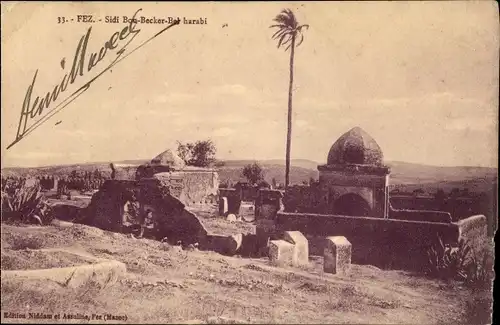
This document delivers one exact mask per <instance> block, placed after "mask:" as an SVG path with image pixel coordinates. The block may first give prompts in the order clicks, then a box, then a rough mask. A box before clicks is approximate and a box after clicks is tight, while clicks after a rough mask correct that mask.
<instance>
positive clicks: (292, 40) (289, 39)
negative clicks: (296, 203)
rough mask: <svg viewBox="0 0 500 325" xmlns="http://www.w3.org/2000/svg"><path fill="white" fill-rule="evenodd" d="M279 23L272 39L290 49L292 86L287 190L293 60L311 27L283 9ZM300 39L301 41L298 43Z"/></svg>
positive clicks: (287, 169) (287, 165) (287, 173)
mask: <svg viewBox="0 0 500 325" xmlns="http://www.w3.org/2000/svg"><path fill="white" fill-rule="evenodd" d="M274 21H275V22H276V23H277V24H275V25H271V26H270V28H275V27H276V28H278V31H277V32H276V33H274V35H273V36H272V38H273V39H274V40H278V48H280V47H282V46H285V45H287V44H288V45H287V46H286V48H285V51H288V50H289V49H290V84H289V87H288V128H287V134H286V160H285V190H286V189H287V188H288V184H289V182H290V148H291V142H292V87H293V59H294V55H295V48H296V47H298V46H299V45H300V44H302V42H303V41H304V35H303V34H302V29H303V28H304V29H308V28H309V25H299V22H298V21H297V19H296V18H295V15H294V14H293V12H292V11H291V10H290V9H283V10H282V11H281V12H280V13H279V14H278V15H277V16H276V17H275V18H274ZM298 37H300V40H299V41H298V42H297V39H298Z"/></svg>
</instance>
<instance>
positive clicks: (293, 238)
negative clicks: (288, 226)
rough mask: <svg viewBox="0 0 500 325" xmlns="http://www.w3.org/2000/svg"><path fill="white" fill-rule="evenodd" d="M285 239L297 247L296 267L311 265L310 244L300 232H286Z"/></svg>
mask: <svg viewBox="0 0 500 325" xmlns="http://www.w3.org/2000/svg"><path fill="white" fill-rule="evenodd" d="M283 239H284V240H285V241H287V242H289V243H290V244H294V245H295V252H294V253H295V255H296V256H295V257H294V261H295V264H294V266H297V265H307V264H308V263H309V243H308V241H307V238H306V237H305V236H304V235H302V233H301V232H300V231H285V233H284V235H283Z"/></svg>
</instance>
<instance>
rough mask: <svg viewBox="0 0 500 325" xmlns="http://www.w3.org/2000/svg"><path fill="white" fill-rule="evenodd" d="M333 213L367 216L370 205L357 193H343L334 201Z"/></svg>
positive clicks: (369, 211)
mask: <svg viewBox="0 0 500 325" xmlns="http://www.w3.org/2000/svg"><path fill="white" fill-rule="evenodd" d="M334 213H335V214H339V215H344V216H358V217H367V216H370V214H371V209H370V206H369V205H368V202H366V200H365V199H363V198H362V197H361V196H359V195H358V194H353V193H349V194H345V195H342V196H341V197H340V198H338V199H337V201H335V204H334Z"/></svg>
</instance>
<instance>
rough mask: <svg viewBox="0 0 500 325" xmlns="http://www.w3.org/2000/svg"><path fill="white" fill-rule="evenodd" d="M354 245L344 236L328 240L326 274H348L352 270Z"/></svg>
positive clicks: (325, 255) (328, 238)
mask: <svg viewBox="0 0 500 325" xmlns="http://www.w3.org/2000/svg"><path fill="white" fill-rule="evenodd" d="M351 252H352V245H351V243H350V242H349V241H348V240H347V238H345V237H344V236H334V237H327V238H326V245H325V250H324V262H323V263H324V265H323V269H324V271H325V273H332V274H347V273H349V270H350V268H351Z"/></svg>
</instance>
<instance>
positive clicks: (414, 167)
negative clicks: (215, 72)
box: [2, 159, 498, 191]
mask: <svg viewBox="0 0 500 325" xmlns="http://www.w3.org/2000/svg"><path fill="white" fill-rule="evenodd" d="M146 161H147V160H146V159H144V160H142V159H141V160H124V161H117V162H114V163H115V164H116V165H117V166H118V167H120V166H123V167H125V166H128V167H126V169H128V170H130V169H133V168H134V167H131V166H138V165H140V164H142V163H144V162H146ZM253 162H254V160H226V161H224V163H225V165H224V166H222V167H220V168H219V176H220V180H221V181H222V182H226V181H227V180H231V181H233V182H237V181H239V180H243V179H244V178H243V176H242V175H241V169H242V168H243V167H244V166H245V165H247V164H250V163H253ZM258 163H259V164H260V165H261V166H262V167H263V168H264V172H265V179H266V181H268V182H271V181H272V179H273V178H274V179H276V181H277V182H278V183H283V182H284V179H285V167H284V165H285V162H284V160H280V159H270V160H260V161H258ZM318 165H319V163H318V162H315V161H312V160H307V159H292V161H291V168H290V181H291V183H292V184H300V183H303V182H308V181H309V179H310V178H314V179H317V178H318V170H317V166H318ZM387 165H388V166H389V167H391V176H390V184H391V185H395V186H398V187H404V189H405V190H410V191H411V190H413V189H416V188H426V189H427V188H428V189H432V190H433V191H435V189H436V188H443V189H445V190H448V189H451V188H454V187H458V188H463V187H467V188H469V189H470V190H471V191H482V190H487V191H490V190H491V187H492V186H493V184H494V183H496V182H497V179H498V170H497V169H496V168H487V167H467V166H458V167H441V166H431V165H423V164H415V163H407V162H401V161H390V162H387ZM95 169H99V170H101V171H102V172H104V173H108V172H109V173H110V168H109V162H101V163H84V164H72V165H60V166H47V167H37V168H4V169H2V175H3V176H21V177H25V176H27V175H32V176H38V175H55V176H64V175H69V173H71V172H72V171H73V170H78V171H94V170H95Z"/></svg>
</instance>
